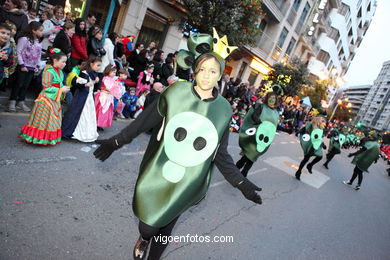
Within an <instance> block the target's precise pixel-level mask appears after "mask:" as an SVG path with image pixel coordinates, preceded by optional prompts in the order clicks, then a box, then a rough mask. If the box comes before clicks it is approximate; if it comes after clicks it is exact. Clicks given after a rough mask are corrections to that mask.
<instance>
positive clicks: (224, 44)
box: [213, 27, 238, 59]
mask: <svg viewBox="0 0 390 260" xmlns="http://www.w3.org/2000/svg"><path fill="white" fill-rule="evenodd" d="M213 37H214V39H213V42H214V44H213V51H214V52H215V53H217V54H218V55H219V56H221V57H222V59H226V57H227V56H229V55H230V54H231V53H232V52H233V51H234V50H235V49H237V48H238V47H237V46H229V43H228V40H227V37H226V35H224V36H223V37H222V38H219V36H218V33H217V30H215V28H214V27H213Z"/></svg>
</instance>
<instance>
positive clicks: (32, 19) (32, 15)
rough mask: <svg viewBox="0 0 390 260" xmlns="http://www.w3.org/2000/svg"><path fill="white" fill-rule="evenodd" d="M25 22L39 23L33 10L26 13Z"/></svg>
mask: <svg viewBox="0 0 390 260" xmlns="http://www.w3.org/2000/svg"><path fill="white" fill-rule="evenodd" d="M27 20H28V23H31V22H39V19H38V17H37V11H36V10H34V9H30V10H29V11H28V13H27Z"/></svg>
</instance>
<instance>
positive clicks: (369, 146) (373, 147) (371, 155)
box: [343, 134, 379, 190]
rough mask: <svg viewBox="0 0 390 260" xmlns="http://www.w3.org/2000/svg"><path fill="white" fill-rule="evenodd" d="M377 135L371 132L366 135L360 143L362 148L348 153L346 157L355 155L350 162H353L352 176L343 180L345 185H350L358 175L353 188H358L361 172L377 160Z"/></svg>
mask: <svg viewBox="0 0 390 260" xmlns="http://www.w3.org/2000/svg"><path fill="white" fill-rule="evenodd" d="M377 140H378V135H377V134H373V135H370V136H369V137H368V139H367V140H365V142H364V143H363V144H362V148H361V149H360V150H358V151H357V152H355V153H350V154H349V155H348V157H352V156H355V157H354V158H353V160H352V162H351V163H352V164H355V165H356V166H355V168H354V169H353V174H352V177H351V179H350V180H349V181H343V182H344V184H346V185H352V183H353V181H354V180H355V179H356V177H358V184H357V185H356V187H355V190H360V186H361V185H362V181H363V172H368V168H369V167H370V166H371V164H372V163H373V162H375V163H376V162H377V161H378V159H379V144H378V141H377Z"/></svg>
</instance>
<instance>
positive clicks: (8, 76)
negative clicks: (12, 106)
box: [0, 21, 18, 91]
mask: <svg viewBox="0 0 390 260" xmlns="http://www.w3.org/2000/svg"><path fill="white" fill-rule="evenodd" d="M6 24H7V25H8V26H9V27H10V29H11V35H10V41H9V42H10V46H11V47H12V53H11V55H12V56H13V62H12V63H11V64H9V67H5V68H4V79H5V82H0V84H1V85H3V86H4V90H3V91H5V86H11V85H12V86H13V85H14V84H13V83H14V80H15V77H14V76H12V75H14V72H15V71H16V68H17V66H18V58H17V57H18V53H17V49H16V42H15V38H14V37H15V34H16V25H15V24H14V23H12V22H10V21H8V22H7V23H6ZM11 55H10V56H11ZM10 81H12V82H10Z"/></svg>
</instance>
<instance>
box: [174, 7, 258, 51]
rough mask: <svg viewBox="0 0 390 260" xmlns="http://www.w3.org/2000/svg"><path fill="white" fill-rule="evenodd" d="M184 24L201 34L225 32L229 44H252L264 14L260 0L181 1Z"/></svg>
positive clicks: (222, 33)
mask: <svg viewBox="0 0 390 260" xmlns="http://www.w3.org/2000/svg"><path fill="white" fill-rule="evenodd" d="M182 2H183V6H184V7H185V8H186V9H187V19H188V21H187V22H188V24H190V25H191V26H193V27H194V28H197V29H198V30H199V32H201V33H209V34H212V33H213V32H212V28H213V27H215V28H216V30H217V31H218V34H220V36H222V35H227V37H228V40H229V45H234V46H244V45H246V44H249V45H254V44H255V42H256V40H255V37H256V36H257V35H258V34H260V33H261V31H260V29H259V28H258V23H259V21H260V20H261V18H262V17H263V16H264V15H263V12H262V11H261V1H260V0H182Z"/></svg>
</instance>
